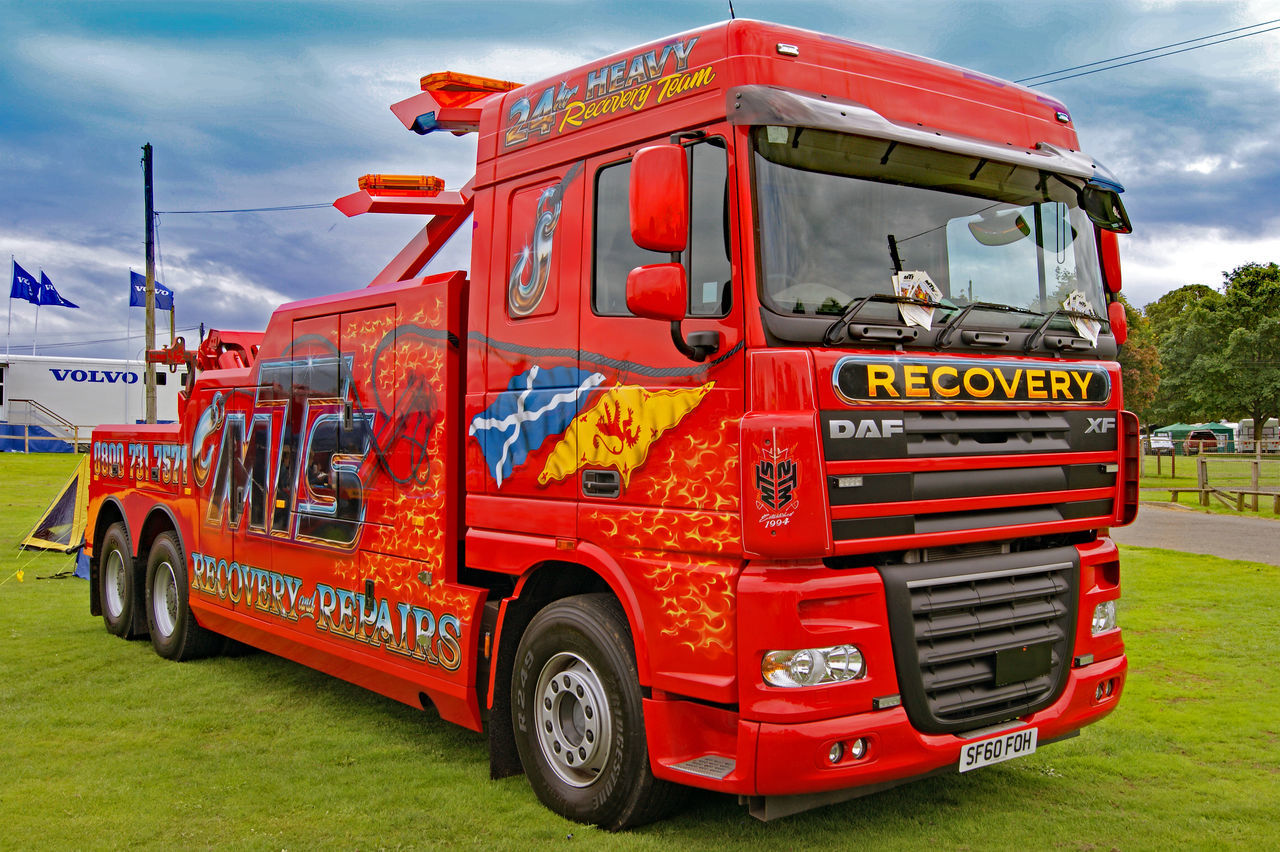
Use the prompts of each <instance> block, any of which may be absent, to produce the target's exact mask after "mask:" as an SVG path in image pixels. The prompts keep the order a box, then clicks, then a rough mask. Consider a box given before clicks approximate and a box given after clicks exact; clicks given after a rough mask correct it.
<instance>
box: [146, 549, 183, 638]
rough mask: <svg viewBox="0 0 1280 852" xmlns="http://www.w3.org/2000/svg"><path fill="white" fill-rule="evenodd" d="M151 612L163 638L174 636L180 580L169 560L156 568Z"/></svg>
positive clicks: (152, 586) (152, 588)
mask: <svg viewBox="0 0 1280 852" xmlns="http://www.w3.org/2000/svg"><path fill="white" fill-rule="evenodd" d="M151 612H152V615H154V616H155V620H156V630H157V631H159V632H160V634H161V635H163V636H171V635H173V628H174V626H175V625H177V623H178V579H177V577H175V576H174V573H173V565H172V563H170V562H169V561H168V560H166V561H164V562H161V563H160V564H159V565H158V566H156V579H155V581H154V582H153V583H152V585H151Z"/></svg>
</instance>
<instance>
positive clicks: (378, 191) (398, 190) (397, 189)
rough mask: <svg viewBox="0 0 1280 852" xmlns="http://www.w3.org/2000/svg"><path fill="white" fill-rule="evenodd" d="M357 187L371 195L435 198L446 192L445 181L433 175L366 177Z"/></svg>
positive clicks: (358, 182) (361, 179)
mask: <svg viewBox="0 0 1280 852" xmlns="http://www.w3.org/2000/svg"><path fill="white" fill-rule="evenodd" d="M357 185H358V186H359V187H360V188H361V189H363V190H364V191H365V192H367V193H369V194H370V195H401V196H426V197H427V198H434V197H435V196H437V195H439V194H440V193H441V191H442V190H444V180H442V179H441V178H438V177H435V176H433V175H365V176H364V177H362V178H360V180H359V181H357Z"/></svg>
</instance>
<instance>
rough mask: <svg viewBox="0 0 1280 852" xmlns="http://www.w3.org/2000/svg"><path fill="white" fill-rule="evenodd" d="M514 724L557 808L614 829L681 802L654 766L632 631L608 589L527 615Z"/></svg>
mask: <svg viewBox="0 0 1280 852" xmlns="http://www.w3.org/2000/svg"><path fill="white" fill-rule="evenodd" d="M511 724H512V728H513V731H514V734H515V740H516V750H517V751H518V752H519V754H520V762H521V764H522V765H523V766H524V770H525V774H526V775H527V776H528V778H529V784H530V785H531V786H532V787H533V790H534V792H535V793H536V794H537V796H538V799H539V800H541V802H542V803H543V804H544V805H546V806H547V807H548V808H550V809H551V810H553V811H555V812H556V813H558V814H560V815H561V816H564V817H567V818H569V819H572V820H576V821H578V822H584V823H593V824H596V825H599V826H600V827H602V828H605V829H608V830H610V831H616V830H618V829H622V828H629V827H632V826H636V825H643V824H644V823H647V822H652V821H653V820H656V819H660V818H661V817H663V816H665V815H666V814H667V813H669V812H670V811H671V809H672V807H673V805H674V804H675V796H676V793H677V791H678V790H679V789H680V788H679V787H678V786H677V785H675V784H671V783H669V782H666V781H661V780H658V779H656V778H654V777H653V773H652V771H651V770H650V768H649V750H648V746H647V744H646V742H645V733H644V710H643V706H642V704H641V695H640V684H639V681H638V678H637V674H636V663H635V652H634V650H633V648H632V643H631V633H630V630H629V629H628V627H627V620H626V616H625V615H624V614H623V612H622V607H621V606H620V605H619V604H618V602H617V600H615V599H614V598H613V597H612V596H611V595H608V594H592V595H578V596H576V597H571V598H565V599H563V600H559V601H556V602H554V603H552V604H550V605H549V606H547V607H546V608H545V609H543V610H542V611H541V612H539V613H538V614H537V615H536V616H534V618H533V620H532V621H531V622H529V627H528V628H527V629H526V630H525V632H524V635H523V636H521V638H520V644H519V647H518V649H517V651H516V662H515V666H514V668H513V670H512V674H511Z"/></svg>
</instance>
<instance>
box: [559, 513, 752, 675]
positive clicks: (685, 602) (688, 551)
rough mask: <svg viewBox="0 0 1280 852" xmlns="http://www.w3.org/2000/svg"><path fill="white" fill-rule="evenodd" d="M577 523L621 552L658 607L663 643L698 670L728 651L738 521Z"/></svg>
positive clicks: (634, 518)
mask: <svg viewBox="0 0 1280 852" xmlns="http://www.w3.org/2000/svg"><path fill="white" fill-rule="evenodd" d="M583 520H584V525H585V526H586V527H588V529H589V528H591V527H594V528H595V531H596V534H598V535H599V536H600V537H601V538H600V540H605V539H607V540H609V541H612V542H613V543H614V546H615V547H618V546H619V545H622V549H621V550H620V552H619V556H620V557H621V558H623V559H625V560H627V561H629V562H631V563H632V564H633V565H634V566H635V567H636V568H637V569H638V570H639V572H640V574H641V575H642V576H643V577H644V579H645V581H646V583H645V584H644V589H645V593H646V594H649V595H652V596H653V597H654V598H655V599H656V601H657V605H658V610H659V612H660V613H661V614H662V621H661V624H660V626H659V631H660V633H661V634H662V635H663V636H667V637H670V638H671V639H672V640H673V641H674V642H675V643H676V644H677V645H679V646H680V647H682V648H686V649H688V651H689V652H690V653H693V652H696V654H697V656H698V658H699V660H701V661H702V663H703V664H705V663H706V662H710V661H715V660H718V659H720V658H724V657H727V656H728V655H730V654H731V653H732V652H733V648H734V629H735V627H734V617H733V600H734V578H735V577H736V576H737V574H738V570H739V568H740V566H741V564H742V560H741V557H740V556H739V555H738V554H739V553H740V548H741V545H740V544H739V542H740V536H741V532H740V529H739V525H738V518H737V515H735V514H731V513H727V512H717V513H712V512H685V511H672V510H665V509H659V510H656V511H654V510H651V511H644V510H632V511H625V512H606V511H595V512H591V513H588V515H587V516H586V517H585V518H584V519H583ZM628 545H629V546H628ZM658 548H661V549H658Z"/></svg>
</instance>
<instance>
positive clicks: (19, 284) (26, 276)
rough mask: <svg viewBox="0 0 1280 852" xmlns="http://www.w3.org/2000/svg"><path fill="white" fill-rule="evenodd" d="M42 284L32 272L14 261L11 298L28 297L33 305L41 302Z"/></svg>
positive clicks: (10, 287)
mask: <svg viewBox="0 0 1280 852" xmlns="http://www.w3.org/2000/svg"><path fill="white" fill-rule="evenodd" d="M39 294H40V285H39V284H37V283H36V279H35V278H34V277H33V276H32V274H31V273H30V272H28V271H27V270H25V269H23V268H22V267H21V266H19V265H18V262H17V261H14V263H13V283H12V284H10V285H9V298H10V299H26V300H27V301H28V302H30V303H31V304H33V305H38V304H40V295H39Z"/></svg>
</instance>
